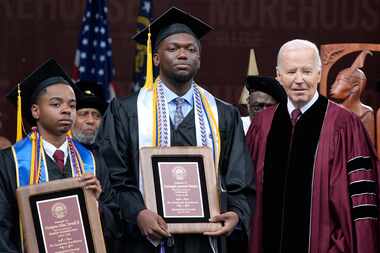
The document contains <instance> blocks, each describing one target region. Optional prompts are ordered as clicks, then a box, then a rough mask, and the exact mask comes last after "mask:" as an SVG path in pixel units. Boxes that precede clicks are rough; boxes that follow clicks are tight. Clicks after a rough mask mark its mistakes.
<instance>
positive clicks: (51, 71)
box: [7, 59, 75, 124]
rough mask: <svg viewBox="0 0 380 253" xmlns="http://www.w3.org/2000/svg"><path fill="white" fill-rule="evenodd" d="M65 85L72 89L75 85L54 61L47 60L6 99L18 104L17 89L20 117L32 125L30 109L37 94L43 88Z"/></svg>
mask: <svg viewBox="0 0 380 253" xmlns="http://www.w3.org/2000/svg"><path fill="white" fill-rule="evenodd" d="M58 83H60V84H67V85H70V86H72V87H73V89H74V90H75V85H74V83H73V81H72V80H71V78H70V77H69V76H68V75H67V74H66V73H65V71H64V70H63V69H62V68H61V66H59V65H58V63H57V62H56V61H55V60H54V59H49V60H48V61H47V62H45V63H44V64H42V65H41V66H39V67H38V68H37V69H36V70H35V71H34V72H33V73H31V74H30V75H28V76H27V77H26V78H25V79H24V80H23V81H22V82H21V83H20V84H19V85H17V86H16V87H14V88H13V89H12V90H11V91H10V92H9V93H8V95H7V98H8V99H9V100H10V101H11V102H12V103H13V104H14V105H17V104H18V87H20V91H21V94H20V95H21V100H22V108H21V110H22V115H23V118H24V119H26V120H27V121H28V123H30V124H33V123H34V119H33V117H32V114H31V111H30V107H31V105H32V103H34V102H35V99H36V97H37V96H38V94H39V93H40V92H41V91H42V90H43V89H45V88H47V87H49V86H51V85H54V84H58ZM20 120H21V119H20Z"/></svg>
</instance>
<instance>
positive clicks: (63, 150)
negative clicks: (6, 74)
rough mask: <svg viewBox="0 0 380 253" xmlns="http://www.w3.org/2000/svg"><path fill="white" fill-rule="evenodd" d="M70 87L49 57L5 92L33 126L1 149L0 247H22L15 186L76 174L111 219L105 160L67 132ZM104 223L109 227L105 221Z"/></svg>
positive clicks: (72, 96)
mask: <svg viewBox="0 0 380 253" xmlns="http://www.w3.org/2000/svg"><path fill="white" fill-rule="evenodd" d="M74 89H75V85H74V84H73V82H72V81H71V79H70V78H69V77H68V76H67V75H66V74H65V72H64V71H63V70H62V68H61V67H60V66H59V65H58V64H57V63H56V62H55V61H54V60H52V59H51V60H49V61H47V62H46V63H45V64H43V65H42V66H40V67H39V68H38V69H37V70H36V71H35V72H33V73H32V74H30V75H29V76H28V77H27V78H26V79H25V80H24V81H23V82H21V83H20V84H19V85H18V86H17V87H15V88H14V89H13V90H12V91H11V92H10V93H9V95H8V98H9V99H10V100H11V101H12V102H13V103H15V104H17V105H18V110H17V111H18V121H21V117H20V116H21V115H23V117H24V119H25V120H26V121H27V123H29V124H30V125H31V126H33V127H32V130H31V132H30V133H29V134H28V135H27V136H26V137H25V138H23V139H21V140H19V141H18V142H16V143H15V144H14V145H13V146H12V147H10V148H7V149H5V150H1V151H0V168H1V170H0V252H22V242H21V236H20V225H19V212H18V207H17V202H16V188H18V187H22V186H28V185H31V184H39V183H44V182H48V181H51V180H57V179H63V178H68V177H78V178H79V180H80V181H81V182H82V183H83V185H84V186H85V187H87V188H88V189H91V190H93V193H94V194H95V197H96V198H97V199H98V200H99V209H100V213H101V217H102V218H103V219H107V220H112V219H113V214H112V213H113V212H112V208H114V207H113V206H116V205H114V204H113V202H112V199H113V196H112V193H111V191H110V190H109V189H110V184H109V180H108V175H107V174H106V170H105V169H104V164H103V165H102V164H100V163H98V161H96V162H95V158H94V156H93V155H92V153H91V152H90V151H89V150H88V149H86V148H85V147H84V146H82V145H80V144H79V143H77V142H75V141H73V140H72V138H71V137H70V136H69V135H68V132H69V130H70V129H71V127H72V125H73V122H74V120H75V111H76V109H75V108H76V99H75V93H74ZM21 101H22V106H21V105H20V103H21ZM18 130H21V125H19V124H18ZM20 134H21V133H20V131H18V135H20ZM34 150H35V152H32V151H34ZM32 161H35V162H34V163H33V162H32ZM95 175H96V176H95ZM108 229H112V228H110V227H104V230H105V231H107V230H108Z"/></svg>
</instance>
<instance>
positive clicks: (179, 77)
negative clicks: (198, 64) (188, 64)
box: [161, 68, 198, 84]
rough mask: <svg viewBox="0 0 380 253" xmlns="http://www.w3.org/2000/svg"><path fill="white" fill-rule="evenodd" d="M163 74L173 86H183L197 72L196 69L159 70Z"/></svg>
mask: <svg viewBox="0 0 380 253" xmlns="http://www.w3.org/2000/svg"><path fill="white" fill-rule="evenodd" d="M161 71H162V72H163V74H164V75H165V76H166V77H167V78H169V79H170V80H171V81H172V82H173V83H175V84H183V83H187V82H189V81H190V80H192V79H193V78H194V77H195V75H196V74H197V72H198V68H192V69H191V70H189V71H187V72H186V71H172V70H166V69H161Z"/></svg>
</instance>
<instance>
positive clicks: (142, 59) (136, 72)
mask: <svg viewBox="0 0 380 253" xmlns="http://www.w3.org/2000/svg"><path fill="white" fill-rule="evenodd" d="M152 16H153V5H152V0H140V6H139V14H138V16H137V31H141V30H143V29H144V28H145V27H147V26H148V25H149V23H150V21H151V20H152ZM145 72H146V44H139V43H137V44H136V55H135V60H134V64H133V86H132V91H133V92H137V91H139V90H140V88H141V87H143V86H144V83H145V75H146V73H145Z"/></svg>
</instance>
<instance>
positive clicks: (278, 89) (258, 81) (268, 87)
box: [245, 76, 287, 102]
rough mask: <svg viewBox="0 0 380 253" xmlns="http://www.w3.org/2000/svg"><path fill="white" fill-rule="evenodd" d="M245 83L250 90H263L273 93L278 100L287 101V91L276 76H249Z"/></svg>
mask: <svg viewBox="0 0 380 253" xmlns="http://www.w3.org/2000/svg"><path fill="white" fill-rule="evenodd" d="M245 83H246V87H247V89H248V90H249V91H250V92H252V91H262V92H264V93H267V94H269V95H271V96H272V97H273V98H274V99H275V100H276V101H277V102H282V101H286V97H287V96H286V92H285V90H284V88H283V87H282V86H281V84H280V83H279V82H278V81H277V80H276V79H275V78H272V77H268V76H248V77H247V79H246V81H245Z"/></svg>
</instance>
